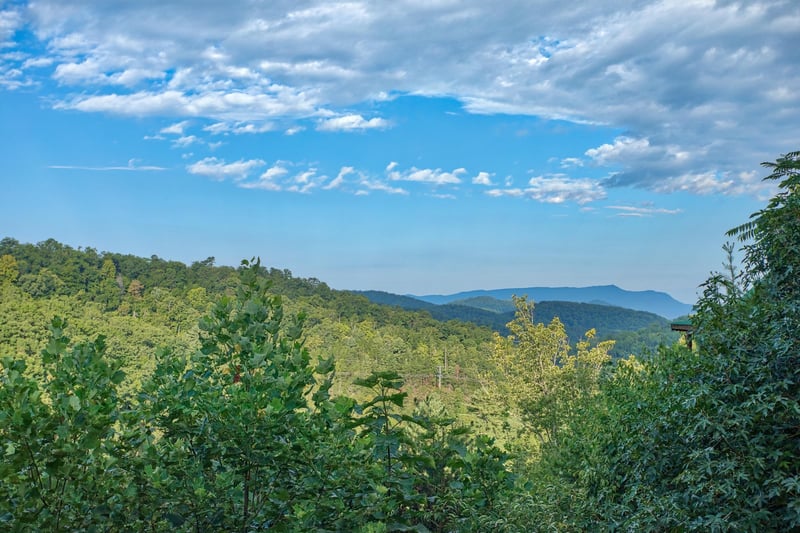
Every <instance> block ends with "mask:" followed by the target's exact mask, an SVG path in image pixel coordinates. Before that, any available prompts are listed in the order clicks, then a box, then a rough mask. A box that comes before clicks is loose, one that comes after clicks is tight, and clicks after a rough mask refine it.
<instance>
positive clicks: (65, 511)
mask: <svg viewBox="0 0 800 533" xmlns="http://www.w3.org/2000/svg"><path fill="white" fill-rule="evenodd" d="M64 326H65V324H64V323H63V322H62V321H61V320H58V319H55V320H53V322H52V324H51V327H50V331H51V333H52V337H51V339H50V342H49V344H48V346H47V348H45V350H44V351H43V352H42V360H43V369H44V371H43V374H42V375H41V376H39V379H34V378H30V377H27V376H26V372H25V370H26V369H25V363H24V361H22V360H12V359H10V358H4V359H3V360H2V367H3V374H2V377H1V378H0V382H1V383H2V387H0V439H2V440H1V441H0V443H1V444H2V448H3V451H4V457H3V462H2V463H1V464H0V480H1V482H0V522H3V523H5V524H6V526H7V527H9V528H10V529H12V530H40V531H41V530H48V531H62V530H63V531H76V530H97V529H102V528H103V527H104V524H106V523H108V522H109V521H111V520H113V518H114V517H115V516H117V515H118V514H119V513H120V512H121V511H122V509H121V506H120V499H121V498H120V495H119V494H118V493H117V489H118V487H119V481H120V479H121V472H120V469H119V466H118V464H117V463H118V454H117V441H116V439H115V436H116V430H115V423H116V421H117V418H118V414H119V411H118V396H117V392H116V389H117V386H118V385H119V384H120V383H121V382H122V380H123V379H124V376H125V374H124V373H123V372H122V371H121V370H120V369H119V363H118V362H116V361H113V360H110V359H108V358H107V357H106V356H105V344H104V342H103V338H102V337H98V338H97V340H95V341H94V342H92V343H84V344H78V345H76V346H74V347H73V348H72V349H71V350H68V345H69V339H68V338H67V337H65V336H64V333H63V331H64Z"/></svg>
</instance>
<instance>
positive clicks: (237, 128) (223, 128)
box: [203, 122, 275, 135]
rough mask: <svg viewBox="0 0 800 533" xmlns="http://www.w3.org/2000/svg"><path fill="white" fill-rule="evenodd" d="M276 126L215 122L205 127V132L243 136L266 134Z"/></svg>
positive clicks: (264, 123)
mask: <svg viewBox="0 0 800 533" xmlns="http://www.w3.org/2000/svg"><path fill="white" fill-rule="evenodd" d="M274 129H275V124H273V123H271V122H260V123H254V122H233V123H230V122H215V123H214V124H210V125H208V126H204V127H203V131H207V132H208V133H210V134H212V135H220V134H227V133H233V134H235V135H242V134H247V133H251V134H252V133H265V132H268V131H273V130H274Z"/></svg>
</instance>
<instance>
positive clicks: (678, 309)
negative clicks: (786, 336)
mask: <svg viewBox="0 0 800 533" xmlns="http://www.w3.org/2000/svg"><path fill="white" fill-rule="evenodd" d="M514 295H516V296H523V295H526V296H528V297H529V298H531V299H533V300H534V301H537V302H539V301H559V302H582V303H597V304H601V305H611V306H617V307H624V308H626V309H636V310H638V311H646V312H649V313H655V314H657V315H660V316H662V317H664V318H675V317H678V316H681V315H685V314H687V313H690V312H691V310H692V306H691V305H689V304H685V303H682V302H679V301H677V300H675V299H674V298H672V297H671V296H670V295H668V294H666V293H663V292H658V291H652V290H650V291H629V290H625V289H621V288H619V287H617V286H616V285H602V286H593V287H520V288H512V289H491V290H474V291H465V292H459V293H456V294H448V295H442V294H430V295H425V296H414V297H415V298H417V299H419V300H423V301H426V302H429V303H434V304H448V303H453V302H456V301H463V300H465V299H466V300H471V299H472V298H481V297H487V296H488V297H490V298H494V299H497V300H502V301H505V302H510V301H511V298H512V296H514Z"/></svg>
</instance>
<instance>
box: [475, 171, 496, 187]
mask: <svg viewBox="0 0 800 533" xmlns="http://www.w3.org/2000/svg"><path fill="white" fill-rule="evenodd" d="M472 183H473V184H474V185H486V186H491V185H494V184H493V183H492V179H491V174H489V173H488V172H478V175H477V176H475V177H474V178H472Z"/></svg>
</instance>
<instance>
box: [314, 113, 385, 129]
mask: <svg viewBox="0 0 800 533" xmlns="http://www.w3.org/2000/svg"><path fill="white" fill-rule="evenodd" d="M389 125H390V124H389V121H388V120H385V119H382V118H378V117H375V118H371V119H369V120H366V119H365V118H364V117H362V116H361V115H345V116H342V117H334V118H329V119H326V120H323V121H321V122H320V123H319V124H317V130H319V131H358V130H372V129H385V128H388V127H389Z"/></svg>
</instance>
